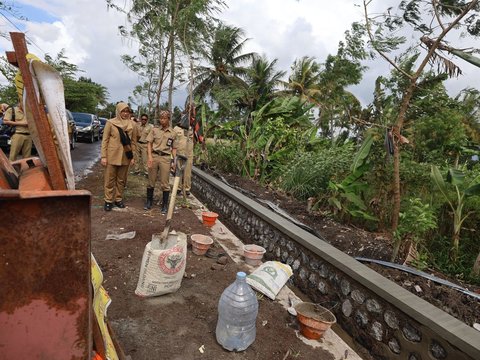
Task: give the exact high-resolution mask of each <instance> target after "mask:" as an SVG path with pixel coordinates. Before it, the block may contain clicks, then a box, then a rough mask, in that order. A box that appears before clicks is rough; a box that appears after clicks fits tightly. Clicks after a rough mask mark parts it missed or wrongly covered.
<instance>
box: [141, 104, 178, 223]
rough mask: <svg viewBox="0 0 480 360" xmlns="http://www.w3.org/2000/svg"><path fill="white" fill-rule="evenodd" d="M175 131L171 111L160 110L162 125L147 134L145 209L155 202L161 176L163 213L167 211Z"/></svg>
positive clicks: (174, 154)
mask: <svg viewBox="0 0 480 360" xmlns="http://www.w3.org/2000/svg"><path fill="white" fill-rule="evenodd" d="M174 141H175V132H174V131H173V129H172V128H171V127H170V111H168V110H161V111H160V126H154V127H153V129H152V130H151V131H150V133H149V134H148V136H147V154H148V155H147V156H148V160H147V167H148V185H147V201H146V202H145V206H144V209H145V210H149V209H150V208H151V207H152V203H153V192H154V190H155V183H156V181H157V177H160V188H161V189H162V210H161V211H162V214H166V213H167V209H168V198H169V196H170V184H169V182H168V179H169V176H170V167H171V163H172V160H173V159H174V158H175V156H176V148H175V144H174Z"/></svg>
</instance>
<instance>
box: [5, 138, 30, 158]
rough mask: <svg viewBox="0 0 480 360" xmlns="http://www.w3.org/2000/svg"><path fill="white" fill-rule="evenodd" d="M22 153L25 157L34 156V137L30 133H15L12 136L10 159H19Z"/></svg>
mask: <svg viewBox="0 0 480 360" xmlns="http://www.w3.org/2000/svg"><path fill="white" fill-rule="evenodd" d="M20 153H21V154H22V158H23V159H25V158H29V157H30V156H32V137H31V136H30V135H28V134H19V133H15V134H13V136H12V143H11V145H10V155H9V160H10V161H15V160H17V156H18V154H20Z"/></svg>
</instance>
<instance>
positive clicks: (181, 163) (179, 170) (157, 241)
mask: <svg viewBox="0 0 480 360" xmlns="http://www.w3.org/2000/svg"><path fill="white" fill-rule="evenodd" d="M186 163H187V157H186V156H183V155H177V164H176V166H175V179H174V181H173V189H172V191H171V193H170V199H169V202H168V211H167V220H166V221H165V227H164V228H163V232H162V234H161V235H160V237H158V236H154V238H153V239H152V247H153V248H154V249H160V245H161V244H162V243H163V242H164V241H165V240H166V239H167V235H168V233H169V232H170V223H171V221H172V215H173V209H174V208H175V200H176V198H177V190H178V184H179V183H180V178H181V177H182V175H183V169H184V168H185V165H186Z"/></svg>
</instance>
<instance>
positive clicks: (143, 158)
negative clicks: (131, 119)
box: [135, 141, 148, 174]
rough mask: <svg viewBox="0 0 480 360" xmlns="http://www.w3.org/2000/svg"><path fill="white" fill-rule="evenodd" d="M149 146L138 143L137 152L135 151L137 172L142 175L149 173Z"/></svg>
mask: <svg viewBox="0 0 480 360" xmlns="http://www.w3.org/2000/svg"><path fill="white" fill-rule="evenodd" d="M147 158H148V154H147V144H140V143H139V142H138V141H137V151H135V170H136V171H139V172H140V173H142V174H146V173H147Z"/></svg>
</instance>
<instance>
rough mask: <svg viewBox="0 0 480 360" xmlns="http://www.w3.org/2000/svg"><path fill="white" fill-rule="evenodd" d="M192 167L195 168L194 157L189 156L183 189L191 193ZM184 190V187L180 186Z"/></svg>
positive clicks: (184, 172)
mask: <svg viewBox="0 0 480 360" xmlns="http://www.w3.org/2000/svg"><path fill="white" fill-rule="evenodd" d="M192 166H193V155H191V156H188V158H187V163H186V164H185V169H183V180H182V183H183V189H185V191H190V190H191V188H192ZM180 188H182V186H180Z"/></svg>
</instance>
